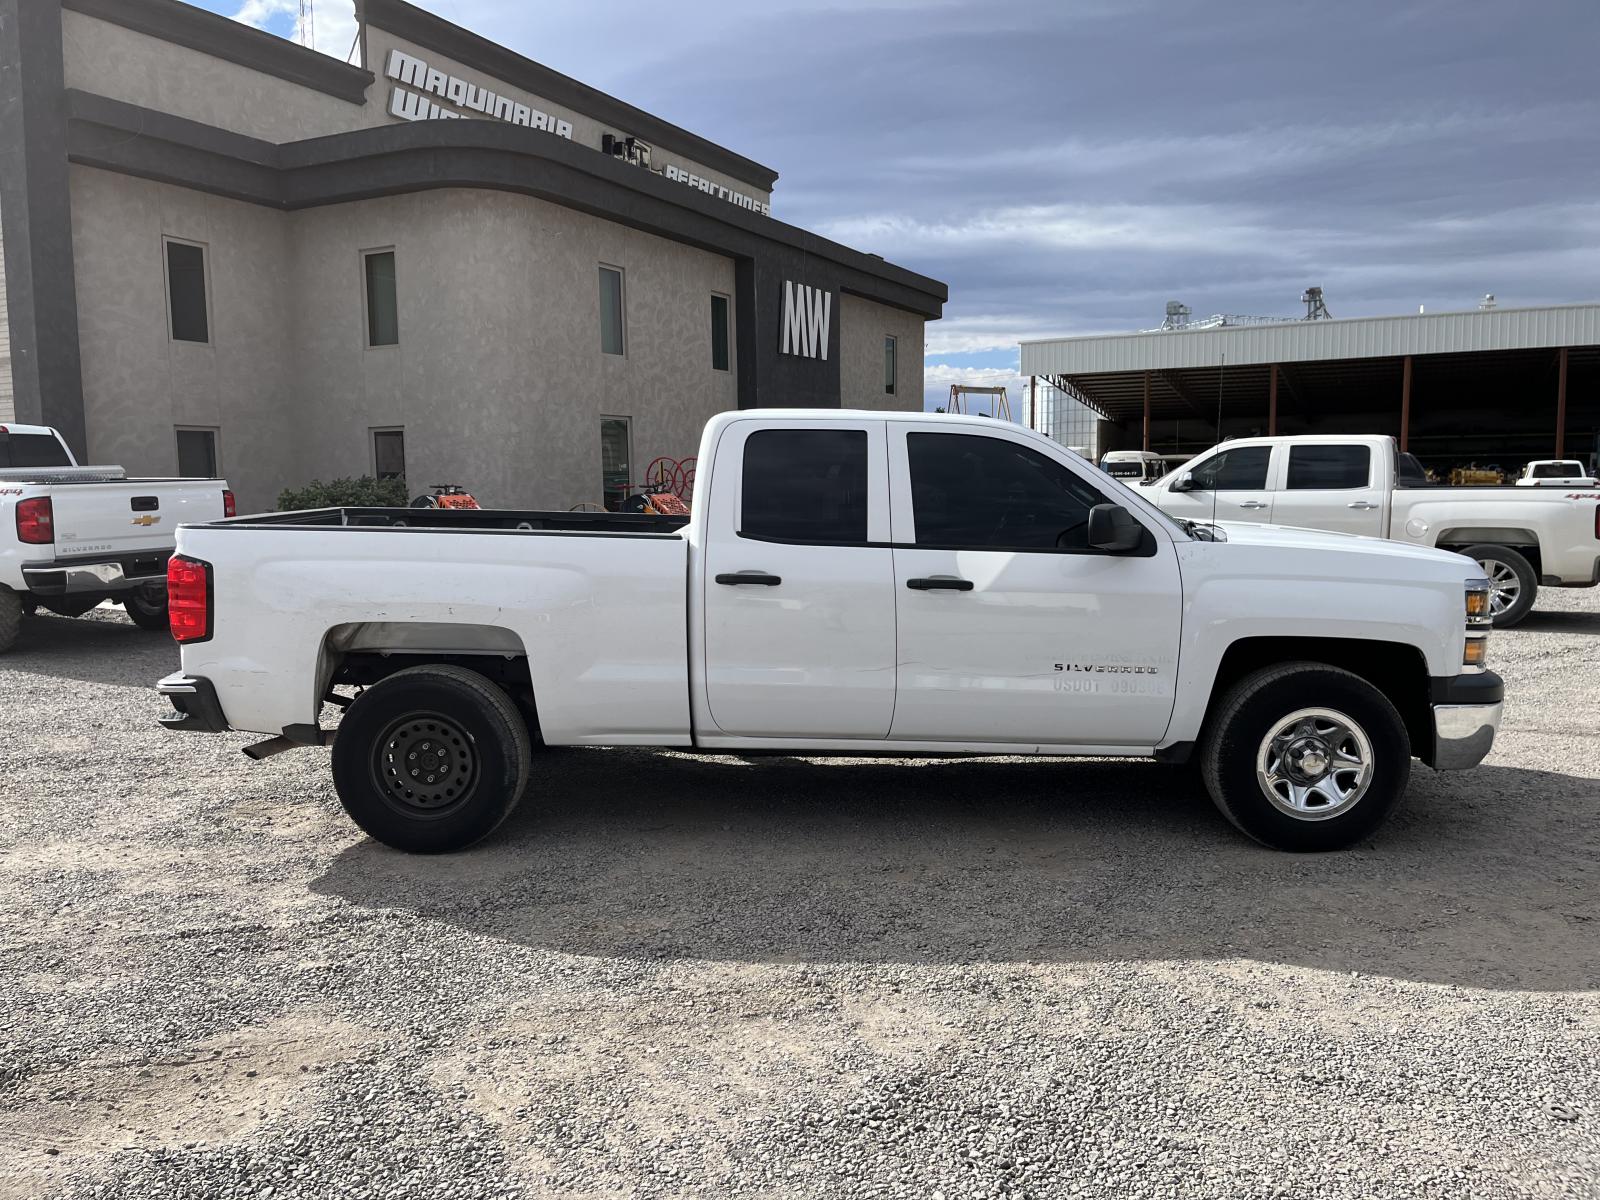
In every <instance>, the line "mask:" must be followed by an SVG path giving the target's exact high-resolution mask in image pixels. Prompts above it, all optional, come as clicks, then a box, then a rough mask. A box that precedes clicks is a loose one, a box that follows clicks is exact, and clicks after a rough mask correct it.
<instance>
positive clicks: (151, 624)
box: [122, 585, 172, 633]
mask: <svg viewBox="0 0 1600 1200" xmlns="http://www.w3.org/2000/svg"><path fill="white" fill-rule="evenodd" d="M122 608H123V611H124V612H126V613H127V614H128V620H130V621H132V622H133V623H134V624H135V625H137V626H138V627H139V628H140V629H144V630H148V631H149V632H151V633H171V632H172V626H171V625H170V624H169V622H168V620H167V591H166V587H165V585H163V586H162V589H161V592H160V593H159V599H157V598H156V597H155V596H152V595H147V594H146V589H144V588H139V589H136V590H135V591H132V592H129V593H128V594H127V596H125V597H124V598H123V601H122Z"/></svg>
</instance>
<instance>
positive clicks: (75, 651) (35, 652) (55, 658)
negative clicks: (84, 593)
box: [0, 609, 178, 688]
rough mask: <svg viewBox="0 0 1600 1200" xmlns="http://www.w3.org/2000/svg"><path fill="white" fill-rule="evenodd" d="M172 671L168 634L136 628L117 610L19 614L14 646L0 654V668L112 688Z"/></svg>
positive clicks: (145, 683)
mask: <svg viewBox="0 0 1600 1200" xmlns="http://www.w3.org/2000/svg"><path fill="white" fill-rule="evenodd" d="M177 669H178V647H177V645H176V643H174V642H173V640H172V636H171V635H170V634H167V633H155V632H151V631H149V630H144V629H140V628H139V627H138V626H137V625H135V624H134V623H133V622H132V621H130V620H128V618H127V617H125V616H123V615H122V612H121V610H120V609H119V610H117V611H115V612H112V611H108V610H104V609H101V610H96V611H95V612H93V613H91V614H89V615H87V616H83V617H58V616H56V615H55V614H54V613H48V612H42V611H41V612H39V613H36V614H34V615H33V616H27V617H23V618H22V628H21V630H20V631H19V633H18V636H17V644H16V645H15V646H14V647H13V648H12V649H11V650H9V651H7V652H6V653H5V654H3V655H0V671H8V672H17V673H21V674H27V675H39V676H48V677H49V678H51V679H70V680H76V681H77V682H79V683H103V684H110V685H112V686H114V687H140V688H150V687H153V686H154V685H155V682H156V680H158V679H160V678H161V677H162V676H163V675H166V674H169V673H170V672H172V671H176V670H177Z"/></svg>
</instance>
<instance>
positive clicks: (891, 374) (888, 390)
mask: <svg viewBox="0 0 1600 1200" xmlns="http://www.w3.org/2000/svg"><path fill="white" fill-rule="evenodd" d="M899 385H900V339H899V338H897V337H895V336H894V334H892V333H886V334H884V335H883V394H884V395H885V396H893V395H896V394H898V393H897V389H898V388H899Z"/></svg>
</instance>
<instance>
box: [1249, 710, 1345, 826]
mask: <svg viewBox="0 0 1600 1200" xmlns="http://www.w3.org/2000/svg"><path fill="white" fill-rule="evenodd" d="M1373 766H1374V762H1373V753H1372V741H1371V739H1370V738H1368V737H1367V733H1366V730H1364V729H1362V728H1361V726H1360V725H1358V724H1357V723H1356V722H1355V721H1354V720H1352V719H1351V718H1350V717H1348V716H1346V715H1345V714H1344V713H1342V712H1337V711H1335V710H1334V709H1331V708H1302V709H1300V710H1299V711H1297V712H1292V713H1290V714H1289V715H1288V716H1287V717H1284V718H1283V720H1281V721H1279V722H1278V723H1277V724H1275V725H1274V726H1273V727H1272V728H1271V729H1269V730H1268V731H1267V735H1266V736H1265V737H1264V738H1262V739H1261V748H1260V750H1259V751H1258V752H1257V754H1256V781H1257V782H1258V783H1259V784H1260V785H1261V791H1262V794H1263V795H1265V796H1266V798H1267V799H1268V800H1269V801H1271V803H1272V806H1273V807H1274V808H1276V809H1277V810H1278V811H1279V812H1281V813H1284V814H1285V815H1287V816H1291V817H1293V818H1295V820H1297V821H1326V820H1329V819H1331V818H1333V817H1337V816H1340V815H1341V814H1343V813H1346V812H1349V811H1350V809H1352V808H1354V807H1355V806H1356V804H1358V803H1359V802H1360V800H1361V797H1362V796H1364V795H1366V794H1367V788H1368V787H1370V786H1371V784H1372V772H1373Z"/></svg>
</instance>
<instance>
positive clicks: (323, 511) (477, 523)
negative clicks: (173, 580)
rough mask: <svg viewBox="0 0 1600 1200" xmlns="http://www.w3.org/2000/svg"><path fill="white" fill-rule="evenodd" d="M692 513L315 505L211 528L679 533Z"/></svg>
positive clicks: (261, 515)
mask: <svg viewBox="0 0 1600 1200" xmlns="http://www.w3.org/2000/svg"><path fill="white" fill-rule="evenodd" d="M688 523H689V518H688V517H662V516H656V515H654V514H645V513H612V512H599V513H596V512H559V511H555V512H552V511H541V510H539V509H515V508H310V509H302V510H299V511H296V512H280V513H258V514H256V515H254V516H245V517H234V518H231V519H230V520H226V521H214V522H212V523H211V524H212V526H213V527H215V528H219V529H227V528H240V527H243V528H259V527H261V526H269V527H271V528H273V529H295V528H305V529H322V530H329V529H374V528H387V529H418V530H422V529H425V530H429V531H431V532H433V533H441V532H451V531H466V532H479V533H484V532H507V531H509V532H513V533H580V534H581V533H592V534H607V535H614V534H655V535H658V536H667V535H671V534H675V533H677V531H678V530H680V529H682V528H683V527H684V526H685V525H687V524H688Z"/></svg>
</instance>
